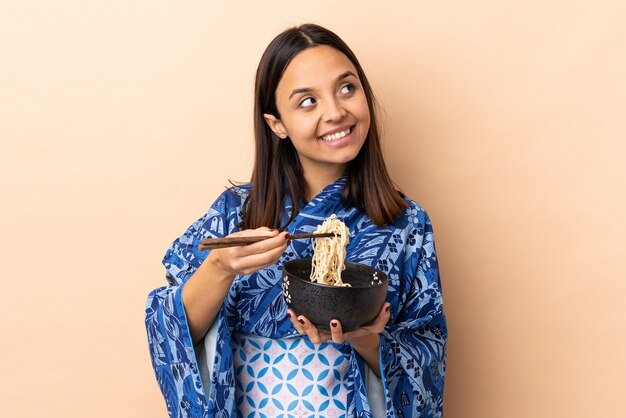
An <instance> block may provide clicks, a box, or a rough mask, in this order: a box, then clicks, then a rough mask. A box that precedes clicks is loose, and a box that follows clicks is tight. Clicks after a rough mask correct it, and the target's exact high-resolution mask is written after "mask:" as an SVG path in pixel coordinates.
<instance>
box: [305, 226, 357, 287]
mask: <svg viewBox="0 0 626 418" xmlns="http://www.w3.org/2000/svg"><path fill="white" fill-rule="evenodd" d="M315 232H316V233H318V234H319V233H334V234H335V236H334V237H332V238H316V239H315V240H314V243H313V262H312V268H311V281H312V282H317V283H322V284H327V285H333V286H350V285H349V284H347V283H343V282H342V281H341V272H342V271H343V270H344V269H345V268H346V266H345V264H344V261H345V259H346V245H348V242H349V241H350V230H349V229H348V227H347V226H346V225H345V224H344V223H343V222H341V221H340V220H339V219H337V217H336V216H335V215H334V214H333V215H331V216H330V217H329V218H328V219H326V220H325V221H324V223H322V224H321V225H319V226H318V227H317V230H316V231H315Z"/></svg>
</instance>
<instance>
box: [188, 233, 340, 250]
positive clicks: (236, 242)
mask: <svg viewBox="0 0 626 418" xmlns="http://www.w3.org/2000/svg"><path fill="white" fill-rule="evenodd" d="M334 236H335V234H333V233H332V232H329V233H324V234H294V235H290V236H289V239H305V238H330V237H334ZM268 238H271V237H226V238H205V239H203V240H202V241H200V244H199V245H198V249H199V250H200V251H204V250H215V249H218V248H226V247H237V246H240V245H250V244H254V243H255V242H259V241H263V240H266V239H268Z"/></svg>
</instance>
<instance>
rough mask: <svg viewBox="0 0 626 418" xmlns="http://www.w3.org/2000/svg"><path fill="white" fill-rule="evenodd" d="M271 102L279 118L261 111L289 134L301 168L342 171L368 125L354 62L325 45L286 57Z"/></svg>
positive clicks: (276, 128) (282, 133) (276, 127)
mask: <svg viewBox="0 0 626 418" xmlns="http://www.w3.org/2000/svg"><path fill="white" fill-rule="evenodd" d="M276 106H277V107H278V112H279V113H280V115H281V118H280V119H276V117H275V116H273V115H269V114H265V115H264V116H265V120H266V121H267V123H268V125H269V126H270V128H271V129H272V130H273V131H274V132H275V133H276V134H277V135H278V136H279V137H280V138H281V140H282V141H288V140H289V139H287V137H289V138H290V139H291V142H292V143H293V145H294V147H295V148H296V151H297V153H298V156H299V158H300V164H301V165H302V169H303V170H304V171H305V172H306V173H314V172H319V173H320V174H321V172H322V171H324V172H330V173H344V172H345V168H346V166H347V163H348V162H349V161H351V160H353V159H354V158H355V157H356V156H357V154H358V153H359V151H360V149H361V147H362V146H363V143H364V142H365V138H366V136H367V133H368V131H369V127H370V113H369V109H368V106H367V99H366V97H365V92H364V91H363V86H362V85H361V81H360V80H359V78H358V76H357V71H356V68H355V67H354V65H353V64H352V62H351V61H350V60H349V59H348V57H346V56H345V55H344V54H343V53H341V52H339V51H338V50H336V49H335V48H332V47H330V46H326V45H320V46H316V47H312V48H308V49H305V50H304V51H302V52H300V53H299V54H298V55H296V56H295V57H294V58H293V59H292V61H291V62H290V63H289V65H288V66H287V69H286V70H285V72H284V74H283V77H282V79H281V80H280V82H279V83H278V87H277V88H276Z"/></svg>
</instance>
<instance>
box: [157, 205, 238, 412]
mask: <svg viewBox="0 0 626 418" xmlns="http://www.w3.org/2000/svg"><path fill="white" fill-rule="evenodd" d="M228 218H229V214H228V210H227V205H226V198H225V197H224V196H221V197H220V198H219V199H218V200H217V201H216V202H215V203H214V204H213V206H211V209H210V210H209V211H208V212H207V213H206V214H205V215H204V216H203V217H201V218H200V219H199V220H198V221H196V222H195V223H194V224H193V225H191V226H190V227H189V229H187V231H186V232H185V233H184V234H183V235H181V236H180V237H179V238H178V239H176V240H175V241H174V242H173V243H172V245H171V246H170V247H169V249H168V250H167V252H166V254H165V257H164V258H163V264H164V266H165V270H166V279H167V281H168V283H169V285H168V286H164V287H159V288H158V289H155V290H153V291H152V292H150V294H149V295H148V300H147V304H146V311H145V324H146V331H147V334H148V345H149V349H150V357H151V360H152V367H153V368H154V372H155V374H156V378H157V383H158V384H159V387H160V389H161V392H162V393H163V396H164V398H165V402H166V405H167V410H168V413H169V415H170V417H204V416H207V414H208V410H209V406H208V404H207V399H206V396H205V393H204V389H203V386H202V381H201V377H200V374H199V371H198V364H197V361H196V357H195V353H194V347H193V342H192V339H191V335H190V332H189V325H188V322H187V317H186V314H185V309H184V306H183V301H182V289H183V287H184V285H185V283H186V282H187V280H188V279H189V278H190V277H191V276H192V275H193V273H194V272H195V271H196V269H197V268H198V267H199V266H200V264H201V263H202V261H204V259H205V258H206V256H207V254H208V252H200V251H198V249H197V248H198V244H199V243H200V241H201V240H202V239H204V238H207V237H223V236H225V235H227V231H228V229H229V228H228Z"/></svg>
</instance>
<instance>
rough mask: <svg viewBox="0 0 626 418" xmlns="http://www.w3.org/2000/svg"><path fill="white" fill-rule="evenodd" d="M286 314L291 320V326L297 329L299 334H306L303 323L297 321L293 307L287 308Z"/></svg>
mask: <svg viewBox="0 0 626 418" xmlns="http://www.w3.org/2000/svg"><path fill="white" fill-rule="evenodd" d="M287 316H288V317H289V319H290V320H291V323H292V324H293V327H294V328H295V329H296V331H298V333H299V334H302V335H306V331H305V330H304V324H303V323H301V322H299V321H298V315H296V313H295V312H294V311H293V309H287Z"/></svg>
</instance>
